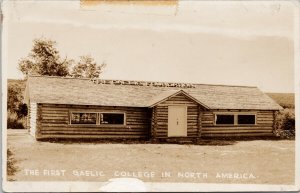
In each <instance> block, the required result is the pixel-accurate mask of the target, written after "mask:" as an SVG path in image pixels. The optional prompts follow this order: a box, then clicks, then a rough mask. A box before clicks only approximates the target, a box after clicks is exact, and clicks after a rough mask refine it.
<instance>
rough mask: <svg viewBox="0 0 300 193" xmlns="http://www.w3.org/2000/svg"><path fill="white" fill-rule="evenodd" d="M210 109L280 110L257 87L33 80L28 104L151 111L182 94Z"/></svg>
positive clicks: (54, 78)
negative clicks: (148, 109) (166, 100)
mask: <svg viewBox="0 0 300 193" xmlns="http://www.w3.org/2000/svg"><path fill="white" fill-rule="evenodd" d="M179 91H180V92H183V93H184V94H185V95H188V97H189V98H190V99H192V100H194V101H196V102H197V103H199V104H201V105H203V106H204V107H206V108H208V109H251V110H255V109H257V110H280V109H281V108H282V107H281V106H280V105H278V104H277V103H276V102H275V101H273V100H272V99H271V98H270V97H269V96H267V95H266V94H264V93H263V92H261V91H260V90H259V89H258V88H257V87H249V86H228V85H208V84H185V83H163V82H158V83H153V82H145V81H133V82H132V81H120V80H118V81H117V80H94V81H91V80H90V79H85V78H81V79H79V78H68V77H54V76H29V77H28V79H27V86H26V90H25V101H28V100H30V101H31V102H35V103H47V104H76V105H100V106H126V107H151V106H152V105H155V104H158V103H159V102H160V101H163V100H164V99H165V98H168V97H170V96H171V95H174V94H175V95H176V93H178V92H179Z"/></svg>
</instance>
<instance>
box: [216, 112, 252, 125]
mask: <svg viewBox="0 0 300 193" xmlns="http://www.w3.org/2000/svg"><path fill="white" fill-rule="evenodd" d="M218 115H233V116H234V118H233V122H234V123H233V124H217V116H218ZM238 115H254V117H255V123H254V124H238ZM254 125H257V112H214V126H254Z"/></svg>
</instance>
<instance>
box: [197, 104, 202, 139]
mask: <svg viewBox="0 0 300 193" xmlns="http://www.w3.org/2000/svg"><path fill="white" fill-rule="evenodd" d="M201 117H202V108H201V106H200V105H198V129H197V139H198V140H199V138H200V137H201V130H202V121H201Z"/></svg>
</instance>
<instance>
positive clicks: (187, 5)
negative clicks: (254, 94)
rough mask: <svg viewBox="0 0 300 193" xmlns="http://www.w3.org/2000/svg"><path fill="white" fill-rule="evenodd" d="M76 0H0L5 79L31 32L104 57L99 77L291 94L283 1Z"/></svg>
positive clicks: (289, 28) (74, 54)
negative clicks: (93, 0) (88, 1)
mask: <svg viewBox="0 0 300 193" xmlns="http://www.w3.org/2000/svg"><path fill="white" fill-rule="evenodd" d="M84 1H85V0H82V1H81V2H80V1H73V2H70V1H43V2H41V1H38V2H34V1H26V2H24V1H23V2H22V1H13V2H5V3H4V9H3V10H4V16H5V17H4V22H3V24H4V28H3V36H4V37H5V38H3V41H4V44H3V45H4V47H5V48H4V54H3V56H4V57H3V58H5V59H6V60H5V62H4V63H5V64H4V65H6V67H7V69H3V72H5V70H7V72H6V73H4V74H5V75H7V78H8V79H22V78H23V75H22V73H21V72H20V71H19V70H17V66H18V60H19V59H20V58H22V57H26V56H27V54H28V53H29V52H30V50H31V47H32V41H33V39H35V38H41V37H45V38H49V39H52V40H54V41H56V42H57V45H56V47H57V49H58V50H59V52H60V56H62V57H64V56H68V58H69V59H75V60H77V59H78V57H79V56H80V55H91V56H92V57H93V58H94V59H95V61H96V62H97V63H98V64H101V63H102V62H106V63H107V66H106V67H105V68H104V72H103V73H102V74H101V79H120V80H141V81H152V82H153V81H159V82H184V83H192V84H210V85H232V86H241V85H242V86H254V87H258V88H259V89H260V90H262V91H263V92H272V93H295V91H294V52H295V50H294V36H295V35H296V33H295V26H294V25H295V24H294V8H293V5H292V4H290V3H288V2H268V1H261V2H249V1H244V2H231V1H229V2H227V3H226V2H193V1H180V0H178V1H175V0H173V1H172V3H170V4H163V5H161V4H160V3H157V4H155V5H149V4H132V2H131V3H130V2H127V3H126V1H124V2H122V3H118V2H113V3H111V2H109V1H102V0H98V1H97V2H99V3H98V4H93V5H88V6H82V2H84ZM49 12H51V13H52V14H51V15H49V14H47V13H49ZM195 18H197V19H195ZM79 37H80V38H79ZM20 45H22V46H20Z"/></svg>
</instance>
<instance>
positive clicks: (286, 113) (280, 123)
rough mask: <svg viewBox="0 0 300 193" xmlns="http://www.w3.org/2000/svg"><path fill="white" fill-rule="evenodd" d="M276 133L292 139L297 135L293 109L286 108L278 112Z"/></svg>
mask: <svg viewBox="0 0 300 193" xmlns="http://www.w3.org/2000/svg"><path fill="white" fill-rule="evenodd" d="M274 132H275V135H276V136H278V137H281V138H285V139H290V138H294V137H295V112H294V110H293V109H287V108H286V109H284V110H282V111H279V112H277V113H276V116H275V130H274Z"/></svg>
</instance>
